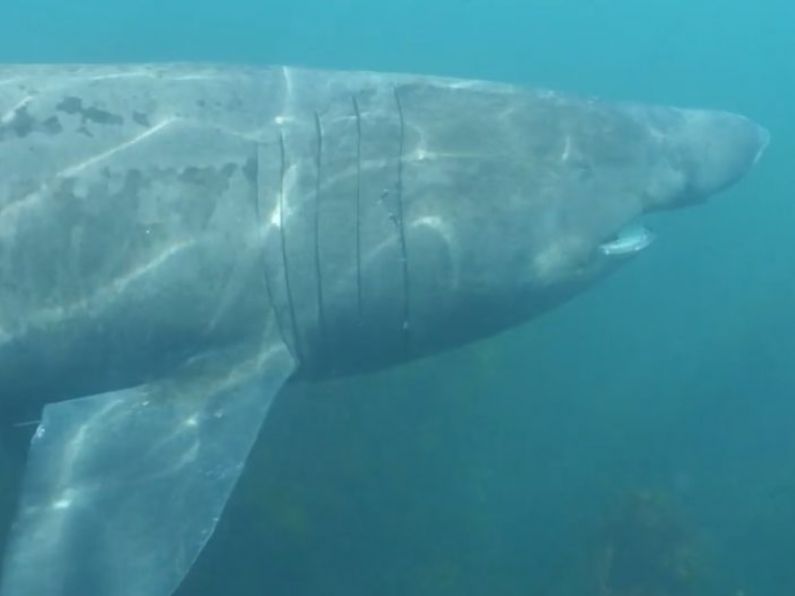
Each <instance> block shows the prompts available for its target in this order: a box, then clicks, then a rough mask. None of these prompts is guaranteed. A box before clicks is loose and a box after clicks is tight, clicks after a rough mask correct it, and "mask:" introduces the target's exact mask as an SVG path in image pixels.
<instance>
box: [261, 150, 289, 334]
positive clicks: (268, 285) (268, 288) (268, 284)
mask: <svg viewBox="0 0 795 596" xmlns="http://www.w3.org/2000/svg"><path fill="white" fill-rule="evenodd" d="M260 151H261V149H259V148H258V150H257V196H256V199H255V200H254V215H255V216H256V218H257V222H258V225H261V226H264V224H265V220H264V219H263V217H262V209H261V208H260V192H262V189H263V188H264V186H263V184H262V178H261V176H262V168H261V167H260V164H259V162H260V160H261V158H262V156H261V155H260ZM263 256H264V252H263ZM262 269H263V272H264V274H265V276H264V277H265V295H266V296H267V297H268V304H270V305H271V308H273V313H274V319H276V331H278V333H279V338H280V339H281V340H282V343H283V344H284V345H285V346H288V348H289V345H290V344H289V343H288V342H287V338H286V336H285V335H284V328H283V327H282V318H281V317H280V316H279V313H278V312H276V302H275V300H274V296H275V294H274V293H273V282H272V281H271V276H270V273H269V272H268V261H267V259H265V258H263V263H262Z"/></svg>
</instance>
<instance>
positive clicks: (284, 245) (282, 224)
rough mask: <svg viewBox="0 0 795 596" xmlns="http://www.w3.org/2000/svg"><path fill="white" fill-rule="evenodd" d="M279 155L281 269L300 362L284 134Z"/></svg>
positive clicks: (281, 137)
mask: <svg viewBox="0 0 795 596" xmlns="http://www.w3.org/2000/svg"><path fill="white" fill-rule="evenodd" d="M279 154H280V158H281V174H280V180H279V230H280V231H281V234H280V238H281V244H282V267H283V268H284V288H285V291H286V293H287V307H288V309H289V311H290V324H291V325H292V328H293V336H294V337H295V352H296V356H297V358H298V361H299V362H300V361H301V360H302V356H303V350H302V348H301V334H300V333H299V331H298V323H297V321H296V316H295V305H294V303H293V290H292V286H291V284H290V267H289V264H288V259H287V233H286V231H285V221H286V217H285V214H284V213H285V212H284V207H285V201H284V179H285V177H286V175H287V164H286V158H285V148H284V133H281V132H280V133H279Z"/></svg>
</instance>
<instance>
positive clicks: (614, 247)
mask: <svg viewBox="0 0 795 596" xmlns="http://www.w3.org/2000/svg"><path fill="white" fill-rule="evenodd" d="M652 242H654V234H653V233H652V232H651V231H650V230H649V229H648V228H645V227H644V226H643V225H641V224H639V223H632V224H629V225H627V226H625V227H623V228H621V230H619V231H618V232H617V233H616V235H615V236H613V237H612V238H611V239H610V240H608V241H607V242H603V243H602V244H600V245H599V252H601V253H602V254H603V255H605V256H608V257H616V256H629V255H634V254H636V253H639V252H640V251H642V250H643V249H644V248H646V247H648V246H649V245H650V244H651V243H652Z"/></svg>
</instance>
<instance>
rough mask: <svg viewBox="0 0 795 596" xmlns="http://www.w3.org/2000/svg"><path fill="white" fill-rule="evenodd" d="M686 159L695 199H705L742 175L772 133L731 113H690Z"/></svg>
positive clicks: (684, 154)
mask: <svg viewBox="0 0 795 596" xmlns="http://www.w3.org/2000/svg"><path fill="white" fill-rule="evenodd" d="M688 115H689V118H688V120H689V122H688V124H687V126H686V127H685V128H684V130H683V137H682V140H683V146H682V149H683V154H682V155H683V161H684V164H683V165H684V166H685V171H686V173H687V178H688V180H687V183H688V184H687V186H688V194H689V195H690V197H689V198H690V199H691V200H703V199H705V198H706V197H708V196H709V195H712V194H714V193H716V192H719V191H721V190H724V189H725V188H727V187H729V186H731V185H732V184H734V183H735V182H737V181H738V180H739V179H740V178H742V177H743V176H744V175H745V174H746V173H748V171H749V170H750V169H751V168H752V167H753V166H754V164H756V163H757V162H758V161H759V159H760V158H761V157H762V154H763V153H764V152H765V149H766V148H767V146H768V145H769V143H770V132H769V131H768V130H767V129H766V128H765V127H763V126H761V125H759V124H757V123H756V122H754V121H753V120H750V119H749V118H746V117H745V116H740V115H738V114H732V113H729V112H711V111H697V110H693V111H690V112H689V114H688Z"/></svg>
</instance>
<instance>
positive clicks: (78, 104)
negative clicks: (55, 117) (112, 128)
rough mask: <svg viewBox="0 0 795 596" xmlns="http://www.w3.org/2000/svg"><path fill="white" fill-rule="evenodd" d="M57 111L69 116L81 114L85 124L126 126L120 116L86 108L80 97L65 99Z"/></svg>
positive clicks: (94, 108) (93, 108) (56, 107)
mask: <svg viewBox="0 0 795 596" xmlns="http://www.w3.org/2000/svg"><path fill="white" fill-rule="evenodd" d="M55 109H56V110H60V111H61V112H65V113H66V114H69V115H76V114H79V115H80V116H81V117H82V118H83V124H85V123H86V122H94V123H96V124H115V125H117V126H118V125H121V124H124V118H123V117H122V116H119V115H118V114H113V113H112V112H108V111H107V110H102V109H100V108H97V107H94V106H91V107H84V106H83V100H82V99H80V98H79V97H65V98H64V99H63V101H62V102H61V103H59V104H58V105H57V106H55Z"/></svg>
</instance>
